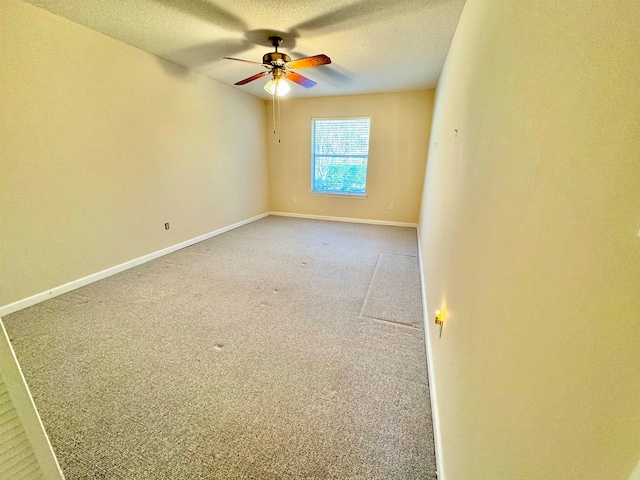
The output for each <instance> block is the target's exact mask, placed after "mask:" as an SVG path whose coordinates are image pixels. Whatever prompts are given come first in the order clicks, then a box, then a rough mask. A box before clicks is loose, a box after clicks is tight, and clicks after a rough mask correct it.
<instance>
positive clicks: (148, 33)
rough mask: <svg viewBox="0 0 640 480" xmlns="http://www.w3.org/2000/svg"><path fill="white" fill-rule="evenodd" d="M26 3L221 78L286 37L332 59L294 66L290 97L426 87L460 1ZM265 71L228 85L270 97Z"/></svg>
mask: <svg viewBox="0 0 640 480" xmlns="http://www.w3.org/2000/svg"><path fill="white" fill-rule="evenodd" d="M27 1H28V2H29V3H31V4H33V5H37V6H39V7H42V8H45V9H46V10H50V11H51V12H53V13H55V14H57V15H60V16H62V17H65V18H68V19H70V20H73V21H74V22H77V23H79V24H82V25H85V26H87V27H89V28H92V29H94V30H98V31H100V32H102V33H104V34H106V35H109V36H110V37H113V38H116V39H118V40H121V41H123V42H125V43H128V44H130V45H133V46H135V47H138V48H140V49H142V50H145V51H147V52H150V53H153V54H154V55H157V56H159V57H162V58H165V59H167V60H170V61H172V62H174V63H177V64H179V65H182V66H184V67H187V68H189V69H191V70H194V71H196V72H199V73H202V74H203V75H206V76H208V77H211V78H213V79H215V80H218V81H220V82H222V83H224V84H226V85H233V84H234V83H235V82H236V81H238V80H241V79H243V78H246V77H249V76H251V75H253V74H255V73H259V72H261V71H263V70H264V69H263V68H262V67H260V66H259V65H251V64H249V63H242V62H233V61H230V60H223V59H222V57H223V56H232V57H239V58H243V59H247V60H252V61H258V62H259V61H262V55H264V54H265V53H267V52H269V51H273V47H271V45H270V44H269V40H268V37H269V36H270V35H271V34H279V36H281V37H282V38H284V43H283V45H282V47H281V48H280V51H282V52H283V53H287V54H288V55H289V56H291V58H292V59H294V60H295V59H296V58H301V57H305V56H311V55H316V54H320V53H324V54H326V55H328V56H329V57H331V59H332V62H333V63H332V64H331V65H327V66H322V67H316V68H313V69H306V70H301V71H300V73H302V74H303V75H305V76H307V77H309V78H311V79H312V80H314V81H316V82H317V83H318V85H317V86H315V87H313V88H310V89H305V88H303V87H301V86H299V85H295V84H292V87H291V93H290V94H289V95H290V96H294V97H311V96H324V95H351V94H363V93H378V92H394V91H403V90H417V89H424V88H434V87H435V85H436V82H437V80H438V77H439V75H440V71H441V69H442V65H443V63H444V59H445V57H446V55H447V51H448V49H449V44H450V43H451V38H452V37H453V33H454V30H455V27H456V25H457V22H458V18H459V17H460V14H461V12H462V7H463V5H464V0H358V1H354V0H317V1H314V2H311V1H308V0H259V1H256V0H109V1H105V0H27ZM267 80H268V78H267V77H264V78H261V79H259V80H256V81H255V82H252V83H250V84H247V85H244V86H239V87H234V88H238V89H241V90H243V91H245V92H247V93H250V94H252V95H256V96H259V97H262V98H270V97H269V94H267V93H266V92H265V91H264V89H263V86H264V84H265V83H266V82H267Z"/></svg>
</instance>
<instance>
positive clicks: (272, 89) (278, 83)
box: [264, 77, 291, 97]
mask: <svg viewBox="0 0 640 480" xmlns="http://www.w3.org/2000/svg"><path fill="white" fill-rule="evenodd" d="M264 89H265V90H266V91H267V92H269V94H270V95H274V94H275V95H277V96H278V97H284V96H285V95H286V94H287V93H289V90H291V87H290V86H289V84H288V83H287V82H286V81H285V79H284V78H282V77H278V78H273V79H271V80H269V81H268V82H267V84H266V85H265V86H264Z"/></svg>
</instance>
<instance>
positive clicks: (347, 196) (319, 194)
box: [309, 190, 368, 200]
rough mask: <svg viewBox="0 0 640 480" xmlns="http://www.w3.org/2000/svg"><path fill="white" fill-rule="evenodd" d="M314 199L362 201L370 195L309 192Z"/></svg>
mask: <svg viewBox="0 0 640 480" xmlns="http://www.w3.org/2000/svg"><path fill="white" fill-rule="evenodd" d="M309 195H310V196H312V197H340V198H359V199H360V200H366V199H367V198H368V195H367V194H366V193H344V192H340V193H333V192H314V191H313V190H312V191H310V192H309Z"/></svg>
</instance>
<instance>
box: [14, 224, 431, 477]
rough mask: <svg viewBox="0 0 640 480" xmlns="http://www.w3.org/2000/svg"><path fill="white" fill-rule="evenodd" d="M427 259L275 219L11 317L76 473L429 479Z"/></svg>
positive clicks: (404, 231) (55, 440)
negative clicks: (422, 275)
mask: <svg viewBox="0 0 640 480" xmlns="http://www.w3.org/2000/svg"><path fill="white" fill-rule="evenodd" d="M416 254H417V247H416V233H415V230H414V229H409V228H398V227H383V226H372V225H360V224H348V223H334V222H323V221H312V220H301V219H291V218H281V217H267V218H265V219H263V220H260V221H258V222H254V223H252V224H250V225H247V226H245V227H242V228H238V229H236V230H233V231H231V232H228V233H225V234H224V235H220V236H218V237H215V238H213V239H211V240H208V241H205V242H202V243H199V244H197V245H194V246H192V247H189V248H186V249H184V250H180V251H178V252H176V253H173V254H171V255H168V256H165V257H162V258H159V259H157V260H155V261H152V262H149V263H147V264H144V265H141V266H139V267H136V268H134V269H131V270H128V271H126V272H123V273H121V274H118V275H115V276H113V277H110V278H107V279H105V280H102V281H100V282H97V283H94V284H91V285H89V286H87V287H84V288H82V289H79V290H76V291H74V292H71V293H68V294H66V295H63V296H60V297H57V298H54V299H51V300H48V301H47V302H44V303H41V304H39V305H35V306H33V307H30V308H28V309H25V310H23V311H20V312H17V313H14V314H12V315H9V316H7V317H6V318H4V321H5V324H6V328H7V331H8V333H9V336H10V338H11V340H12V344H13V346H14V348H15V350H16V353H17V356H18V359H19V361H20V362H21V365H22V368H23V370H24V373H25V376H26V378H27V382H28V384H29V386H30V388H31V391H32V393H33V396H34V398H35V402H36V405H37V406H38V408H39V411H40V414H41V416H42V419H43V423H44V425H45V427H46V429H47V431H48V433H49V435H50V438H51V441H52V444H53V447H54V449H55V451H56V453H57V455H58V458H59V461H60V464H61V466H62V469H63V470H64V472H65V475H66V477H67V478H68V479H69V480H73V479H93V478H104V479H119V478H123V479H129V478H131V479H134V478H135V479H209V478H211V479H227V478H228V479H243V478H246V479H250V478H252V479H263V478H264V479H280V478H283V479H300V478H318V479H324V478H354V479H355V478H361V479H372V478H376V479H378V478H379V479H430V478H435V462H434V449H433V433H432V426H431V414H430V409H429V405H430V403H429V402H430V401H429V391H428V386H427V369H426V360H425V349H424V339H423V331H422V327H421V325H420V324H421V318H420V316H421V313H420V312H421V310H420V308H421V307H420V298H421V297H420V290H419V278H418V270H417V259H416ZM365 300H366V301H365ZM386 320H390V321H386ZM403 324H406V325H403Z"/></svg>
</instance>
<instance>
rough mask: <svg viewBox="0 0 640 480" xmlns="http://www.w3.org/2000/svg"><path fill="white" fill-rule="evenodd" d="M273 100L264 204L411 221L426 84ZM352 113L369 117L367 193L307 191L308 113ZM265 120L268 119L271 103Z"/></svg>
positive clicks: (426, 128) (424, 141) (423, 139)
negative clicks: (277, 113)
mask: <svg viewBox="0 0 640 480" xmlns="http://www.w3.org/2000/svg"><path fill="white" fill-rule="evenodd" d="M292 88H297V87H296V86H295V85H294V86H293V87H292ZM285 98H286V97H285ZM280 107H281V129H280V138H281V143H278V136H277V135H273V133H272V131H273V129H272V128H271V129H268V130H269V131H270V133H269V135H268V136H269V140H268V141H269V174H270V175H269V181H270V199H271V210H273V211H279V212H289V213H303V214H310V215H326V216H338V217H348V218H361V219H372V220H384V221H395V222H410V223H417V221H418V212H419V209H420V196H421V193H422V179H423V177H424V168H425V161H426V158H427V149H428V142H429V132H430V129H431V113H432V109H433V91H426V90H425V91H418V92H407V93H392V94H379V95H357V96H345V97H321V98H309V99H286V100H283V101H281V103H280ZM358 116H371V135H370V140H369V163H368V167H367V195H368V197H367V198H366V199H363V198H357V197H355V198H354V197H351V198H345V197H335V196H327V195H323V196H318V195H310V194H309V191H310V189H311V119H312V118H316V117H332V118H333V117H358ZM266 122H267V125H269V126H271V125H272V123H273V122H272V115H271V103H270V102H268V103H267V112H266ZM294 197H295V198H296V199H297V203H295V204H294V203H293V198H294ZM391 203H392V204H393V210H390V209H389V204H391Z"/></svg>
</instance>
